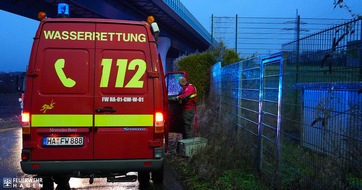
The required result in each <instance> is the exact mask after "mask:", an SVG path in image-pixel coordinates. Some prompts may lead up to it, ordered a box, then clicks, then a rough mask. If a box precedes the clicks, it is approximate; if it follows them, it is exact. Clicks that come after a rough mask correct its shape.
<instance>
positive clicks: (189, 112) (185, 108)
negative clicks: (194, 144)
mask: <svg viewBox="0 0 362 190" xmlns="http://www.w3.org/2000/svg"><path fill="white" fill-rule="evenodd" d="M178 82H179V84H180V86H181V87H182V91H181V93H180V94H179V95H178V96H177V97H176V99H177V100H179V101H180V102H181V103H182V119H183V126H184V128H185V131H186V137H185V138H193V137H194V136H195V130H194V125H193V123H192V122H193V121H194V117H195V112H196V96H197V90H196V87H195V86H194V85H192V84H190V83H188V82H187V80H186V79H185V78H184V77H180V78H179V80H178Z"/></svg>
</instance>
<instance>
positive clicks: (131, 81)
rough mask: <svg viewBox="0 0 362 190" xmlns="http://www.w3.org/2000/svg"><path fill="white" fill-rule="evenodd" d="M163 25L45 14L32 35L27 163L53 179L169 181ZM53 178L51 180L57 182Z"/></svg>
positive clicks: (26, 121) (24, 118) (34, 171)
mask: <svg viewBox="0 0 362 190" xmlns="http://www.w3.org/2000/svg"><path fill="white" fill-rule="evenodd" d="M158 32H159V30H158V27H157V24H155V23H151V24H150V23H147V22H143V21H122V20H110V19H84V18H82V19H80V18H78V19H77V18H46V19H43V20H42V21H41V22H40V25H39V28H38V30H37V32H36V35H35V37H34V43H33V47H32V51H31V56H30V62H29V66H28V69H27V72H26V75H27V79H26V80H27V81H26V89H25V97H24V110H23V115H22V121H23V126H22V132H23V149H22V154H21V159H22V161H21V168H22V170H23V171H24V172H25V173H27V174H36V175H38V176H40V177H43V178H44V179H48V180H49V179H53V180H54V181H55V182H56V183H58V185H59V184H60V185H62V184H65V183H68V180H69V179H70V177H80V178H85V177H87V178H90V182H93V178H95V177H107V179H108V181H110V182H114V181H123V180H125V179H126V180H131V181H132V180H133V181H135V180H136V178H135V176H133V175H127V173H128V172H130V171H135V172H138V178H139V180H146V181H148V180H149V178H150V174H151V176H152V178H151V179H152V180H153V181H154V182H155V183H161V182H162V181H163V166H164V152H165V138H166V136H167V132H166V131H167V128H168V126H167V122H165V121H166V117H167V114H166V113H167V109H168V102H167V94H166V87H165V81H164V73H163V70H162V63H161V60H160V56H159V54H158V52H157V42H156V37H157V34H158ZM51 183H52V182H51Z"/></svg>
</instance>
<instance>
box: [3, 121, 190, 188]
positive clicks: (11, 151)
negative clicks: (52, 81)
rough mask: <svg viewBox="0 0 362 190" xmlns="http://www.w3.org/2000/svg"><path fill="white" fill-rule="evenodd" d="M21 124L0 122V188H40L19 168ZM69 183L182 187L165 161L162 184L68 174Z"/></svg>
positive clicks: (36, 180) (105, 186)
mask: <svg viewBox="0 0 362 190" xmlns="http://www.w3.org/2000/svg"><path fill="white" fill-rule="evenodd" d="M21 143H22V142H21V127H20V126H19V127H12V128H4V127H2V126H1V124H0V179H2V183H1V184H0V185H1V186H0V189H5V190H6V189H9V190H14V189H30V190H33V189H41V183H39V179H36V178H35V179H34V178H33V176H32V175H27V174H24V173H23V172H22V171H21V168H20V154H21V147H22V144H21ZM70 187H71V188H72V189H75V190H78V189H79V190H80V189H84V190H85V189H86V190H95V189H102V190H116V189H117V190H123V189H127V190H134V189H152V190H153V189H155V190H156V189H157V190H182V189H183V187H182V185H181V184H180V181H178V179H177V174H176V173H175V172H174V170H172V168H171V167H170V165H169V163H168V162H167V161H166V162H165V178H164V182H163V184H154V183H152V181H150V183H149V184H147V185H142V186H140V184H139V182H138V181H136V182H127V183H120V182H117V183H108V182H106V179H105V178H96V179H94V183H93V184H89V179H79V178H71V180H70Z"/></svg>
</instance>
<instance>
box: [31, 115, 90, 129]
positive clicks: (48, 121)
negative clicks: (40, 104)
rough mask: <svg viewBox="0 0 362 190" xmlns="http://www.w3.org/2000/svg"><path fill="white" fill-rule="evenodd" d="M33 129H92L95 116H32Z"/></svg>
mask: <svg viewBox="0 0 362 190" xmlns="http://www.w3.org/2000/svg"><path fill="white" fill-rule="evenodd" d="M31 125H32V126H33V127H71V126H72V127H91V126H93V116H92V115H91V114H89V115H76V114H74V115H67V114H34V115H32V116H31Z"/></svg>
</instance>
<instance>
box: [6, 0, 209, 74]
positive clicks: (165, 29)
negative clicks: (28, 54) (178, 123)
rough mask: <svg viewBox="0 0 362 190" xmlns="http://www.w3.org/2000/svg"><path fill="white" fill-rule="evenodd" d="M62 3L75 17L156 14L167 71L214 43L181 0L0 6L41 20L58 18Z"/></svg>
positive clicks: (29, 1) (34, 0) (9, 2)
mask: <svg viewBox="0 0 362 190" xmlns="http://www.w3.org/2000/svg"><path fill="white" fill-rule="evenodd" d="M59 3H67V4H68V5H69V10H70V17H74V18H110V19H124V20H146V18H147V16H150V15H152V16H154V17H155V20H156V22H157V23H158V25H159V27H160V30H161V34H160V37H159V52H160V54H161V58H162V61H163V63H166V64H165V65H164V69H165V71H169V70H171V69H172V62H173V60H174V59H175V58H177V57H179V56H180V55H182V54H185V53H192V52H195V51H205V50H206V49H208V48H209V47H210V46H211V35H210V33H209V32H208V31H207V30H206V29H205V28H204V27H203V26H202V25H201V24H200V23H199V22H198V21H197V19H196V18H195V17H194V16H193V15H192V14H191V13H190V12H189V11H188V10H187V8H186V7H185V6H184V5H183V4H182V3H181V2H180V0H41V1H39V0H2V1H0V9H2V10H4V11H7V12H11V13H14V14H17V15H21V16H24V17H28V18H31V19H36V20H38V18H37V15H38V12H40V11H44V12H46V13H47V16H48V17H53V18H54V17H57V9H58V8H57V6H58V4H59Z"/></svg>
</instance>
